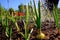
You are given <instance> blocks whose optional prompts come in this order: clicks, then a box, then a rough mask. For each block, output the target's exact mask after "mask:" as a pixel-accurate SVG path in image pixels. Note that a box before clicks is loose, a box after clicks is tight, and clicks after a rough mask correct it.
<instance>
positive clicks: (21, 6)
mask: <svg viewBox="0 0 60 40" xmlns="http://www.w3.org/2000/svg"><path fill="white" fill-rule="evenodd" d="M18 8H19V12H23V4H21V5H19V6H18Z"/></svg>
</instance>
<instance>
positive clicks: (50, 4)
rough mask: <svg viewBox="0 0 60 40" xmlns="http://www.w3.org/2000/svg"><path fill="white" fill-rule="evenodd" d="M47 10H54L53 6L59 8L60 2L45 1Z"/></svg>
mask: <svg viewBox="0 0 60 40" xmlns="http://www.w3.org/2000/svg"><path fill="white" fill-rule="evenodd" d="M45 2H46V4H47V8H48V9H49V10H50V11H51V10H53V5H54V6H55V7H56V8H57V5H58V2H59V0H45Z"/></svg>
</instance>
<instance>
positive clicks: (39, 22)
mask: <svg viewBox="0 0 60 40" xmlns="http://www.w3.org/2000/svg"><path fill="white" fill-rule="evenodd" d="M33 3H34V11H35V14H36V20H35V23H36V27H37V29H40V31H39V35H38V36H37V38H39V39H43V38H44V37H45V35H44V34H43V33H42V31H41V13H40V0H38V10H37V9H36V5H35V1H34V0H33ZM37 11H38V12H37Z"/></svg>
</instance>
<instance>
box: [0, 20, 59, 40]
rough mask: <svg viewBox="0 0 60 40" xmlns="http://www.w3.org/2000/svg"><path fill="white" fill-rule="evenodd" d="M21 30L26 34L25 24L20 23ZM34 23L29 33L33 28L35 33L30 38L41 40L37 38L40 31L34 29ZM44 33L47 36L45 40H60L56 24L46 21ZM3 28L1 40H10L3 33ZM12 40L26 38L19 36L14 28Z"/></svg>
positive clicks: (43, 27)
mask: <svg viewBox="0 0 60 40" xmlns="http://www.w3.org/2000/svg"><path fill="white" fill-rule="evenodd" d="M20 24H21V25H20V27H21V28H20V29H21V32H23V33H24V29H23V26H22V25H23V24H22V23H20ZM33 26H34V25H33V23H30V24H29V28H28V30H29V32H30V30H31V28H33V29H34V30H33V32H32V33H31V36H30V40H40V39H39V38H37V37H36V36H37V34H38V31H37V30H38V29H37V28H35V27H33ZM41 29H42V32H43V33H44V34H45V38H44V39H43V40H60V34H59V33H58V30H57V29H56V25H55V23H54V22H49V21H45V22H42V27H41ZM2 30H3V28H2V27H1V25H0V40H8V39H9V38H8V37H6V35H5V32H3V31H2ZM12 40H24V38H23V37H22V35H20V34H18V32H17V31H16V28H15V27H14V26H13V33H12Z"/></svg>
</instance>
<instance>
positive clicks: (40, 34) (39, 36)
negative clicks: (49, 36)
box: [37, 32, 45, 39]
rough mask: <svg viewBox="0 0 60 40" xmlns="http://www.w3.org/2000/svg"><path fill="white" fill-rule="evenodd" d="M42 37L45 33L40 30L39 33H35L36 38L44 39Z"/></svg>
mask: <svg viewBox="0 0 60 40" xmlns="http://www.w3.org/2000/svg"><path fill="white" fill-rule="evenodd" d="M44 37H45V35H44V34H43V33H42V32H40V33H39V34H38V35H37V38H38V39H44Z"/></svg>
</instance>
